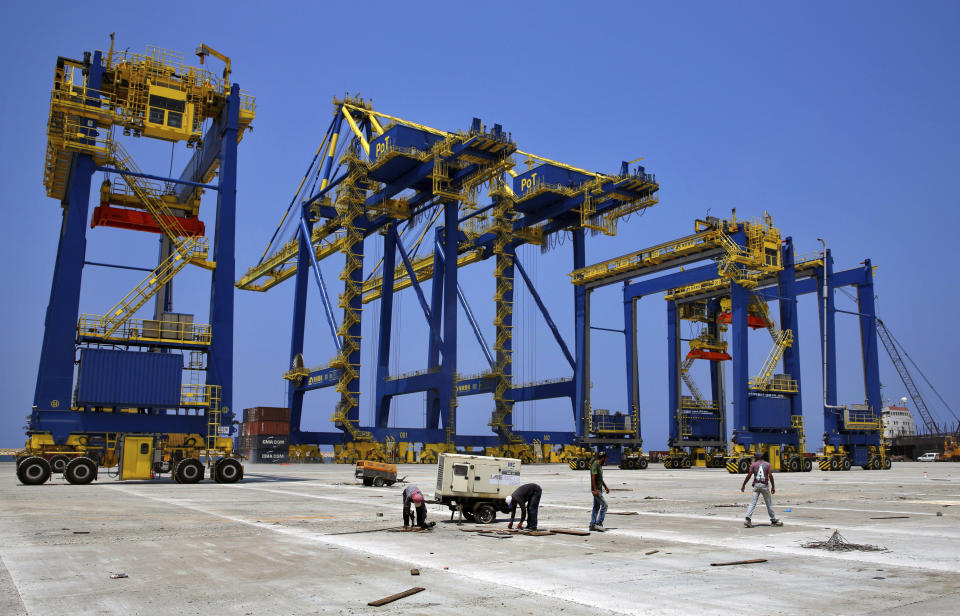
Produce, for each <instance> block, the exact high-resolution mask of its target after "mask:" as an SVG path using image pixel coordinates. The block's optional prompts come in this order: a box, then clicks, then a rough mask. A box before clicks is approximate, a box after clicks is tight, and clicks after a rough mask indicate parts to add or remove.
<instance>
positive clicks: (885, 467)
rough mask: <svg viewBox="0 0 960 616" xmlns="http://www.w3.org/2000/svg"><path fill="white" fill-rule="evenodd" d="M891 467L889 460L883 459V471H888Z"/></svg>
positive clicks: (891, 463)
mask: <svg viewBox="0 0 960 616" xmlns="http://www.w3.org/2000/svg"><path fill="white" fill-rule="evenodd" d="M891 466H893V462H891V461H890V458H884V459H883V470H885V471H888V470H890V467H891Z"/></svg>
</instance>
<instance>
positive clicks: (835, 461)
mask: <svg viewBox="0 0 960 616" xmlns="http://www.w3.org/2000/svg"><path fill="white" fill-rule="evenodd" d="M830 470H832V471H838V470H840V459H839V458H837V457H833V458H830Z"/></svg>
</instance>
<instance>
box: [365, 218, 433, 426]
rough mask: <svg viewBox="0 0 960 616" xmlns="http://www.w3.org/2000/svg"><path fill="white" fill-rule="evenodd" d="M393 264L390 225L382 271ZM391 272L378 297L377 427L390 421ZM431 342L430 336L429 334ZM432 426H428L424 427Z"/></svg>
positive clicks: (394, 230) (394, 242) (394, 255)
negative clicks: (388, 391)
mask: <svg viewBox="0 0 960 616" xmlns="http://www.w3.org/2000/svg"><path fill="white" fill-rule="evenodd" d="M396 265H397V225H396V224H391V225H390V226H389V227H387V232H386V234H385V235H384V238H383V264H382V266H381V267H382V271H383V272H384V273H388V272H390V273H392V272H393V271H394V269H396ZM393 282H394V277H393V276H392V275H388V276H384V278H383V291H382V295H381V298H380V330H379V336H380V340H379V341H378V345H377V372H376V381H375V382H376V393H375V395H376V402H375V404H376V406H375V407H374V409H375V411H374V413H375V422H374V425H376V426H377V427H378V428H386V427H387V425H388V424H389V422H390V400H391V399H392V397H391V396H387V395H385V389H386V388H385V387H384V384H385V382H386V380H387V377H389V376H390V333H391V332H390V325H391V323H392V321H393V318H392V317H393V286H394V284H393ZM430 339H431V341H432V340H433V336H431V337H430ZM427 427H432V426H427Z"/></svg>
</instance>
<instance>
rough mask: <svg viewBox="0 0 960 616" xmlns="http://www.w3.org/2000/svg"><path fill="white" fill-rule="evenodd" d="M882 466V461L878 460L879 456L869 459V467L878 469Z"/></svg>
mask: <svg viewBox="0 0 960 616" xmlns="http://www.w3.org/2000/svg"><path fill="white" fill-rule="evenodd" d="M882 466H883V463H882V462H880V458H874V459H873V460H870V468H871V469H873V470H875V471H878V470H880V468H881V467H882Z"/></svg>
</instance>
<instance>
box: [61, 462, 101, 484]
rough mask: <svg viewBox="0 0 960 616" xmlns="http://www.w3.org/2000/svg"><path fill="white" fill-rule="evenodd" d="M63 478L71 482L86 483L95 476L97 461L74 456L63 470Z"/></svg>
mask: <svg viewBox="0 0 960 616" xmlns="http://www.w3.org/2000/svg"><path fill="white" fill-rule="evenodd" d="M63 478H64V479H66V480H67V481H69V482H70V483H72V484H76V485H86V484H88V483H90V482H91V481H93V480H94V479H96V478H97V463H96V462H94V461H93V460H91V459H90V458H87V457H80V458H74V459H73V460H70V463H69V464H67V468H66V470H64V471H63Z"/></svg>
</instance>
